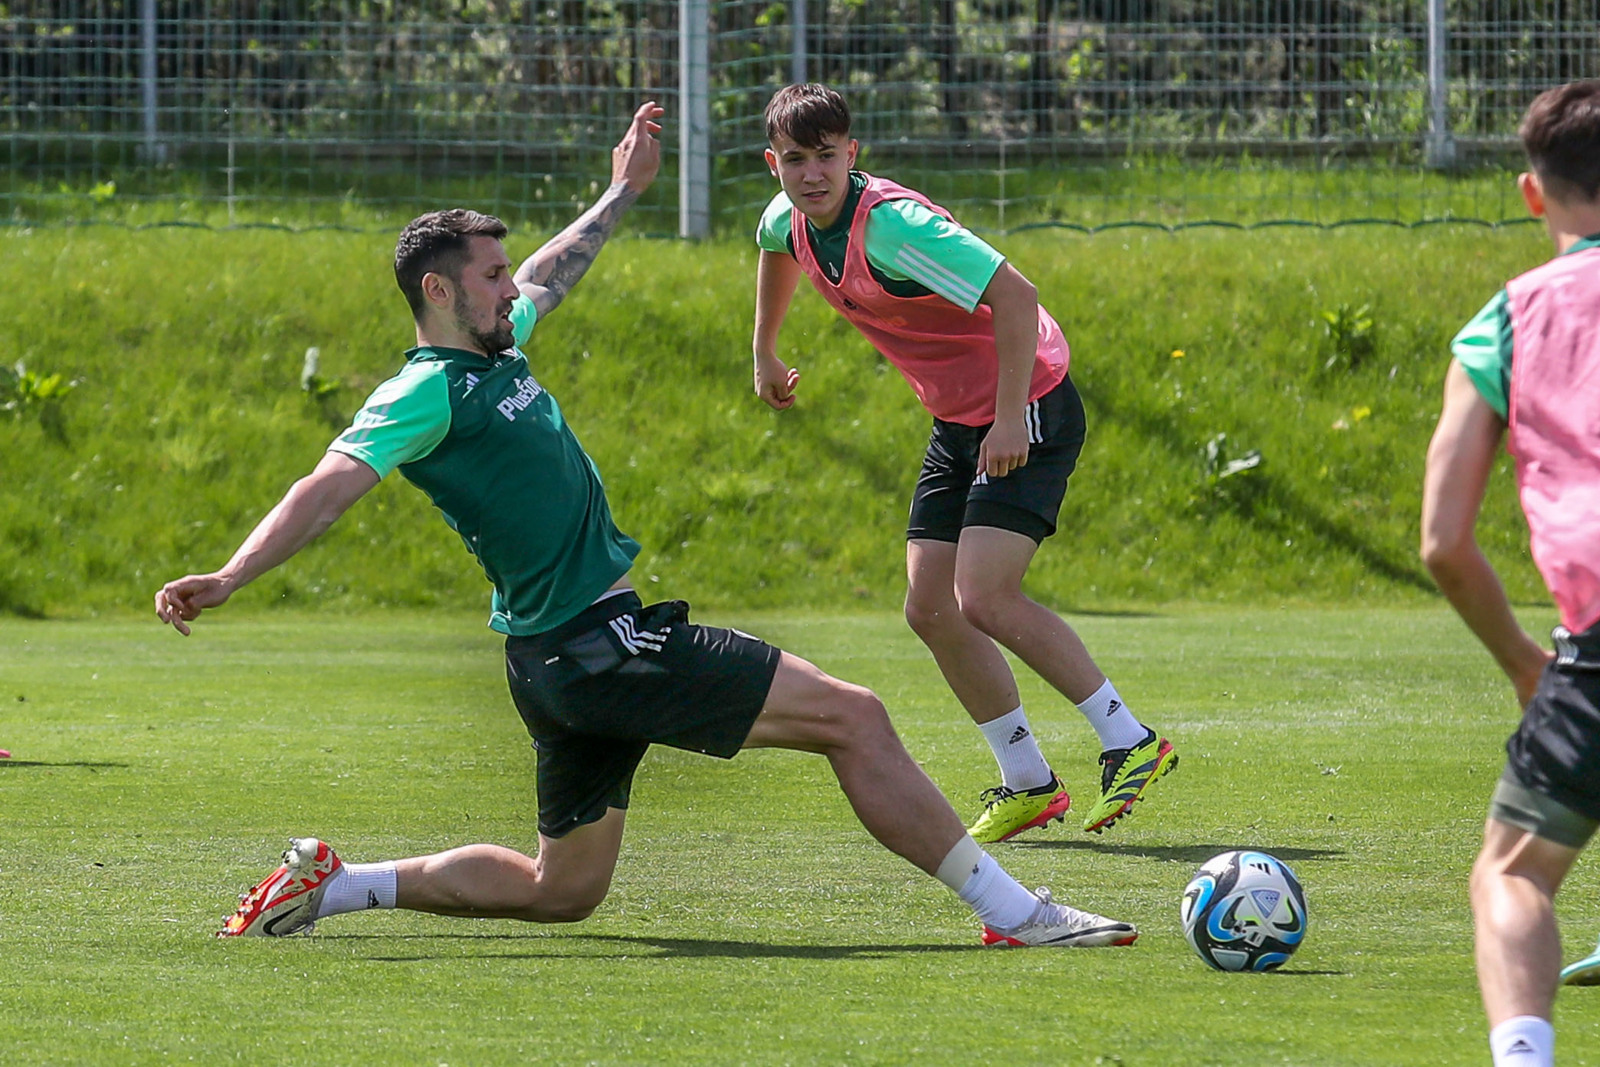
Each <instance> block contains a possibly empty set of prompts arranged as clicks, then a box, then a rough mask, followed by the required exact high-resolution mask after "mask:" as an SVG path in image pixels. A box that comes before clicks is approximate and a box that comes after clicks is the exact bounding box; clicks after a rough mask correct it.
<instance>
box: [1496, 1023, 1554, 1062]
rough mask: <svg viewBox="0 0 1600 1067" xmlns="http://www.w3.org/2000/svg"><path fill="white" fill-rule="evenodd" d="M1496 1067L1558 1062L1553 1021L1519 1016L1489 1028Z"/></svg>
mask: <svg viewBox="0 0 1600 1067" xmlns="http://www.w3.org/2000/svg"><path fill="white" fill-rule="evenodd" d="M1489 1054H1490V1055H1492V1056H1493V1057H1494V1067H1551V1065H1552V1064H1554V1063H1555V1061H1556V1031H1555V1027H1553V1026H1551V1025H1550V1022H1549V1020H1547V1019H1541V1018H1539V1017H1538V1016H1537V1015H1518V1016H1515V1017H1514V1018H1510V1019H1507V1020H1506V1021H1505V1022H1503V1023H1501V1024H1500V1025H1499V1026H1497V1027H1495V1028H1494V1029H1493V1030H1490V1031H1489Z"/></svg>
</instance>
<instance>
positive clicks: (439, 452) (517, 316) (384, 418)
mask: <svg viewBox="0 0 1600 1067" xmlns="http://www.w3.org/2000/svg"><path fill="white" fill-rule="evenodd" d="M511 320H512V324H513V326H514V327H515V332H516V344H517V345H519V346H520V345H522V344H524V343H526V342H527V339H528V336H529V335H530V334H531V333H532V332H533V327H534V324H535V323H536V322H537V321H538V312H537V310H536V309H535V308H534V306H533V301H531V300H529V299H528V298H527V297H526V296H524V297H522V298H520V299H519V300H518V301H517V304H516V307H515V308H514V309H513V311H512V314H511ZM328 449H329V451H331V452H340V453H343V454H344V455H347V456H350V457H352V458H354V459H358V460H360V461H361V462H363V463H365V464H366V465H367V466H369V467H371V468H372V469H373V470H374V471H376V472H377V474H378V477H379V478H382V477H384V476H386V475H387V474H388V473H389V472H390V471H391V470H394V469H396V468H398V469H399V470H400V473H401V474H403V475H404V476H405V477H406V479H407V480H408V481H410V482H411V483H412V484H414V485H416V486H417V487H418V488H420V489H421V490H422V491H423V492H425V493H427V494H428V496H429V497H430V498H431V499H432V500H433V503H434V506H435V507H437V508H438V509H439V511H440V513H441V514H442V515H443V516H444V520H445V522H447V523H449V524H450V527H451V528H452V529H453V530H455V531H456V532H457V533H458V534H460V535H461V539H462V541H463V542H465V543H466V546H467V550H468V551H469V552H471V553H472V554H473V555H474V556H475V557H477V560H478V562H479V563H480V564H481V565H482V567H483V570H484V573H485V574H486V575H488V577H489V581H490V582H491V583H493V585H494V597H493V605H492V614H491V615H490V618H489V625H490V626H491V627H493V628H494V629H496V630H498V631H500V632H501V633H504V634H517V635H526V634H536V633H542V632H544V631H546V630H549V629H552V628H554V627H556V626H559V625H561V624H562V623H564V622H566V621H567V620H568V619H570V618H572V617H573V616H575V615H577V614H578V612H580V611H582V610H583V609H584V608H586V607H588V606H589V605H590V604H591V603H593V602H594V601H595V600H596V599H597V598H598V597H599V596H600V595H601V594H602V593H604V592H605V591H606V590H607V589H608V588H610V587H611V586H612V585H613V584H614V583H615V582H616V580H617V579H618V578H620V577H622V576H623V575H624V574H626V573H627V572H628V569H629V567H631V566H632V564H633V560H634V557H635V556H637V555H638V554H639V544H638V542H636V541H634V540H633V538H631V537H629V536H627V535H626V534H624V533H622V532H621V531H620V530H618V529H617V527H616V525H615V524H614V523H613V522H612V520H611V508H610V505H609V504H607V502H606V494H605V486H604V485H603V484H601V481H600V472H599V471H598V470H597V469H596V468H595V465H594V461H593V460H591V459H590V458H589V456H588V454H587V453H585V452H584V450H583V447H582V446H581V445H579V443H578V439H577V437H576V436H574V435H573V433H572V430H571V429H570V428H569V427H568V426H567V424H566V420H565V419H564V418H563V417H562V414H561V406H560V405H559V404H557V403H556V400H555V398H554V397H553V396H551V395H550V394H549V393H548V392H547V391H546V390H545V389H544V387H543V386H541V385H540V384H539V383H538V382H537V381H535V380H534V377H533V375H532V373H531V372H530V371H529V368H528V361H527V358H526V357H525V356H524V355H523V354H522V352H521V351H520V350H519V349H518V348H516V347H513V348H508V349H506V350H505V351H504V352H501V353H499V354H497V355H494V356H485V355H482V354H481V353H477V352H467V351H463V350H461V349H455V348H413V349H411V350H410V351H409V352H407V353H406V364H405V366H404V367H402V368H401V369H400V373H398V374H396V375H395V376H394V377H393V378H390V379H389V380H388V381H386V382H384V383H383V384H382V385H379V386H378V388H377V389H375V390H373V392H372V395H371V396H370V397H369V398H368V399H367V402H366V404H365V405H364V406H363V407H362V408H361V410H360V411H359V412H358V413H357V414H356V417H355V419H354V420H353V421H352V422H351V424H350V428H349V429H347V430H345V431H344V433H342V434H340V435H339V436H338V438H336V439H335V440H334V442H333V443H332V444H331V445H329V446H328Z"/></svg>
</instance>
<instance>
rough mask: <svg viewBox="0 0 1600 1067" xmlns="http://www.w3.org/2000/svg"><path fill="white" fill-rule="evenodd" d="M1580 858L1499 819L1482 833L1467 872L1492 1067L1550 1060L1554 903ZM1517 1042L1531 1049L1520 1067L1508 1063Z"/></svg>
mask: <svg viewBox="0 0 1600 1067" xmlns="http://www.w3.org/2000/svg"><path fill="white" fill-rule="evenodd" d="M1578 852H1579V850H1578V849H1575V848H1569V847H1567V846H1565V845H1559V844H1556V843H1555V842H1554V841H1548V840H1546V839H1544V838H1542V837H1539V836H1537V835H1536V834H1533V833H1531V832H1530V831H1528V830H1524V829H1522V828H1521V827H1517V826H1512V825H1511V824H1509V823H1504V822H1501V821H1499V820H1498V819H1490V820H1489V821H1488V822H1487V823H1486V824H1485V826H1484V831H1483V850H1482V851H1481V852H1480V853H1479V854H1478V859H1477V862H1476V863H1475V864H1474V865H1473V868H1472V916H1473V924H1474V928H1475V932H1476V939H1475V946H1474V947H1475V951H1476V955H1477V962H1478V987H1479V989H1480V990H1481V991H1482V993H1483V1006H1484V1011H1485V1012H1486V1013H1487V1014H1488V1016H1489V1026H1490V1028H1491V1035H1490V1046H1491V1049H1492V1050H1493V1052H1494V1054H1495V1062H1496V1063H1497V1064H1498V1063H1500V1062H1501V1061H1502V1057H1504V1058H1505V1060H1506V1062H1515V1063H1519V1064H1520V1063H1523V1062H1526V1063H1528V1064H1529V1065H1530V1067H1537V1065H1538V1064H1540V1063H1549V1062H1550V1057H1552V1056H1553V1054H1554V1050H1553V1047H1552V1045H1553V1035H1552V1032H1551V1031H1550V1027H1549V1019H1550V1014H1551V1008H1552V1005H1553V1004H1554V1002H1555V993H1556V983H1557V976H1558V973H1559V971H1560V968H1561V935H1560V933H1559V931H1558V930H1557V929H1556V919H1555V908H1554V900H1555V894H1556V890H1557V889H1558V888H1560V886H1561V881H1562V879H1563V878H1565V877H1566V875H1567V871H1569V870H1570V869H1571V868H1572V863H1573V861H1574V860H1576V859H1577V857H1578ZM1525 1028H1531V1029H1528V1032H1527V1033H1521V1032H1519V1031H1520V1030H1522V1029H1525ZM1519 1041H1520V1042H1523V1043H1525V1044H1527V1045H1528V1046H1529V1054H1528V1055H1527V1057H1526V1059H1525V1060H1524V1059H1523V1058H1513V1057H1512V1056H1511V1055H1510V1049H1511V1046H1513V1045H1514V1044H1515V1043H1516V1042H1519ZM1501 1045H1505V1046H1507V1048H1505V1049H1502V1048H1501V1047H1500V1046H1501ZM1518 1051H1519V1052H1520V1050H1518Z"/></svg>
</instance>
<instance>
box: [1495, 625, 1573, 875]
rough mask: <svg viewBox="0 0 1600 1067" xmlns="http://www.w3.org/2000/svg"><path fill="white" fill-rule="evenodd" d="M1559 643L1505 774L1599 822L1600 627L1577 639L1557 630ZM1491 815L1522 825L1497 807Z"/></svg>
mask: <svg viewBox="0 0 1600 1067" xmlns="http://www.w3.org/2000/svg"><path fill="white" fill-rule="evenodd" d="M1555 643H1556V658H1555V659H1554V660H1552V661H1551V662H1550V664H1549V665H1547V666H1546V667H1545V669H1544V674H1542V675H1541V676H1540V678H1539V687H1538V689H1536V690H1535V691H1534V694H1533V700H1531V701H1529V703H1528V709H1527V710H1526V711H1525V712H1523V715H1522V723H1521V725H1519V726H1518V727H1517V732H1516V733H1514V734H1512V735H1511V739H1510V740H1509V741H1507V742H1506V774H1505V776H1506V778H1508V779H1510V780H1511V781H1513V782H1515V783H1517V784H1518V785H1521V786H1522V787H1523V788H1525V789H1527V790H1529V791H1530V792H1533V793H1536V794H1538V795H1539V796H1542V797H1548V798H1549V799H1551V800H1553V801H1555V802H1556V803H1557V804H1559V805H1560V806H1561V807H1563V808H1566V809H1569V810H1570V811H1572V812H1574V813H1576V814H1577V815H1579V816H1581V817H1582V818H1583V819H1584V820H1587V821H1588V822H1590V823H1591V824H1592V823H1594V822H1596V821H1600V624H1596V625H1594V626H1591V627H1590V628H1589V629H1587V630H1585V631H1584V632H1583V633H1581V634H1577V635H1569V634H1568V633H1567V631H1566V630H1564V629H1557V630H1556V632H1555ZM1492 814H1494V815H1495V817H1496V818H1501V821H1504V822H1510V823H1512V824H1513V825H1518V826H1523V823H1522V822H1519V821H1518V820H1517V819H1515V818H1509V817H1507V818H1502V815H1501V812H1500V811H1499V810H1497V809H1496V810H1492ZM1523 828H1524V829H1528V830H1532V831H1533V832H1534V833H1537V834H1539V835H1540V836H1541V837H1549V838H1550V839H1551V840H1557V841H1559V842H1560V843H1562V844H1572V847H1579V846H1581V844H1582V842H1581V841H1580V842H1577V843H1576V844H1573V843H1572V842H1570V841H1560V837H1561V836H1568V837H1570V834H1551V833H1544V832H1541V831H1542V827H1539V826H1523ZM1591 829H1592V827H1591Z"/></svg>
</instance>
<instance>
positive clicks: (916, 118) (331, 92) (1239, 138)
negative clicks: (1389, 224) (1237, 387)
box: [0, 0, 1600, 232]
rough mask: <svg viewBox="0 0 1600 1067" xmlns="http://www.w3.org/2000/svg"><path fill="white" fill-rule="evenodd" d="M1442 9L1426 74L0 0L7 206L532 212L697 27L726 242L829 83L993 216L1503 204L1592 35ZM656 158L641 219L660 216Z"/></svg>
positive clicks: (1144, 39)
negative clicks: (808, 87) (778, 102)
mask: <svg viewBox="0 0 1600 1067" xmlns="http://www.w3.org/2000/svg"><path fill="white" fill-rule="evenodd" d="M1432 3H1433V5H1434V7H1435V8H1436V9H1437V10H1438V11H1442V14H1443V16H1444V17H1443V22H1442V26H1443V28H1444V30H1445V34H1444V36H1443V39H1442V45H1443V47H1442V50H1441V51H1440V53H1439V55H1438V57H1437V63H1436V68H1435V73H1436V77H1435V78H1433V79H1432V80H1430V77H1429V73H1430V63H1429V52H1428V40H1429V35H1428V31H1429V17H1428V16H1429V2H1428V0H1409V2H1401V0H1232V2H1227V0H1225V2H1221V3H1211V2H1204V0H788V2H786V3H778V2H768V0H723V2H711V3H709V4H708V3H706V0H700V4H701V6H700V7H695V6H694V5H693V4H689V3H684V2H681V0H560V2H556V0H547V2H542V3H531V2H527V0H398V2H393V3H383V2H378V0H32V2H28V3H22V4H0V123H3V125H4V129H5V138H6V145H5V151H6V153H7V154H8V156H9V167H8V168H7V174H6V176H5V178H4V179H3V185H0V207H3V209H4V211H5V213H6V215H7V216H8V217H9V218H10V219H11V220H13V221H15V222H19V223H30V224H31V223H43V222H49V221H53V220H54V221H67V220H70V221H77V222H82V221H89V220H97V219H98V220H103V221H118V222H121V223H125V224H133V225H139V224H150V223H170V222H190V223H205V224H217V225H227V224H234V225H238V224H283V225H291V226H314V225H352V226H363V225H376V224H384V225H387V224H388V222H389V220H391V219H392V218H394V217H395V216H405V215H409V214H411V213H414V212H416V211H420V210H426V209H429V208H433V207H437V206H441V205H444V204H448V203H464V204H471V205H472V206H476V207H480V208H483V209H485V210H490V211H494V212H496V213H499V214H502V215H504V216H505V217H507V218H508V219H511V220H524V219H525V220H528V221H530V222H533V223H534V224H536V225H549V224H551V223H553V222H560V221H563V220H564V219H565V218H566V217H570V215H571V213H572V210H573V207H574V205H575V204H578V203H586V202H588V201H589V200H590V199H592V197H593V195H594V194H595V192H597V191H598V188H599V184H600V183H601V182H603V181H604V180H605V178H606V173H607V171H606V168H607V166H608V157H607V154H606V153H607V150H608V149H609V147H610V146H611V145H612V144H613V143H615V141H616V139H617V137H618V136H619V135H620V134H621V132H622V130H623V128H624V127H625V125H626V122H627V120H628V117H629V115H630V114H631V113H632V111H633V109H634V108H635V107H636V106H637V104H638V103H639V102H640V101H641V100H643V99H646V98H652V97H653V98H656V99H658V100H660V101H661V102H662V103H663V104H664V105H665V106H666V107H667V108H668V110H669V114H668V122H669V124H670V123H672V122H674V121H676V120H677V119H678V117H679V116H680V115H682V114H684V112H685V109H686V108H687V106H688V105H689V104H690V103H691V101H690V100H689V99H688V98H687V97H685V95H684V89H685V87H684V86H683V85H682V82H681V74H682V70H683V57H682V51H681V43H682V42H681V41H680V34H679V27H680V25H681V24H684V20H685V19H686V18H691V19H692V18H705V19H707V20H708V25H709V34H708V47H709V64H708V66H707V67H706V68H705V69H706V70H707V74H706V77H705V84H703V85H694V86H689V87H688V89H689V91H690V93H691V94H694V93H700V94H702V95H703V96H704V97H705V98H706V99H707V100H708V103H709V109H708V110H709V116H710V118H709V123H710V130H709V144H710V149H709V155H710V157H711V158H710V166H709V173H710V205H711V214H712V218H713V220H714V223H715V225H716V226H717V227H718V228H722V229H730V228H732V229H742V228H747V227H749V226H751V225H753V223H754V219H755V216H756V214H757V213H758V212H759V210H760V207H761V206H762V205H763V204H764V203H765V202H766V200H767V199H768V198H769V197H770V196H771V194H772V192H773V191H774V190H775V184H774V183H773V181H772V179H771V177H770V176H769V175H768V174H767V172H766V169H765V166H764V163H763V161H762V158H761V149H762V148H763V147H764V134H763V130H762V125H761V111H762V108H763V106H764V105H765V103H766V100H767V98H768V97H769V96H770V94H771V93H772V92H773V91H774V90H775V89H776V88H778V87H779V86H782V85H784V84H787V83H788V82H789V81H791V80H794V79H795V78H796V77H805V78H809V79H810V80H818V81H825V82H827V83H829V84H831V85H833V86H835V87H836V88H838V89H840V90H841V91H842V92H844V93H845V95H846V97H847V98H848V99H849V101H850V103H851V106H852V109H853V111H854V113H855V116H856V129H855V135H856V136H857V137H858V138H860V140H861V141H862V143H863V145H864V146H865V154H864V156H863V162H862V165H863V166H864V167H866V168H867V169H878V170H881V171H883V172H884V173H886V174H888V175H891V176H893V177H895V178H897V179H898V180H901V181H903V182H907V183H910V184H913V185H916V186H918V187H919V188H922V189H923V190H924V191H926V192H927V193H928V194H929V195H930V196H932V197H933V198H934V199H936V200H939V201H941V202H943V203H945V204H946V205H947V206H950V207H952V208H954V209H956V210H957V211H958V212H959V213H960V214H961V216H962V217H963V219H964V220H967V221H970V222H972V223H974V224H978V225H982V226H989V227H999V228H1007V227H1011V228H1015V227H1017V226H1022V225H1030V224H1038V223H1055V224H1061V225H1072V226H1079V227H1085V228H1094V227H1099V226H1104V225H1107V224H1114V223H1120V222H1129V221H1135V222H1142V223H1148V224H1156V225H1164V226H1176V225H1189V224H1196V223H1205V222H1221V223H1228V224H1259V223H1262V222H1269V221H1276V220H1285V219H1302V220H1306V221H1310V222H1314V223H1318V224H1331V223H1337V222H1341V221H1347V220H1352V219H1361V218H1373V219H1383V220H1387V221H1399V222H1406V223H1415V222H1417V221H1420V220H1425V219H1432V218H1448V217H1457V218H1477V219H1484V220H1488V221H1498V220H1502V219H1509V218H1513V217H1516V216H1518V215H1520V214H1521V210H1520V206H1519V204H1518V202H1517V201H1516V198H1515V192H1514V190H1512V189H1511V187H1510V184H1509V182H1507V181H1506V180H1505V173H1504V169H1505V168H1506V167H1507V166H1515V165H1516V163H1517V161H1518V151H1517V143H1516V137H1515V130H1516V125H1517V122H1518V120H1519V118H1520V116H1521V113H1522V111H1523V109H1524V108H1525V107H1526V105H1527V103H1528V101H1529V100H1531V99H1532V97H1533V96H1534V95H1535V94H1536V93H1537V92H1539V91H1541V90H1543V89H1545V88H1548V87H1550V86H1552V85H1556V84H1560V83H1561V82H1563V81H1568V80H1572V79H1574V78H1578V77H1584V76H1594V75H1595V74H1597V73H1600V19H1597V17H1596V11H1595V9H1594V7H1593V5H1592V4H1590V3H1574V2H1570V0H1432ZM686 11H687V12H689V13H690V14H688V15H686V14H685V12H686ZM688 24H690V25H694V23H692V22H691V23H688ZM663 142H664V145H663V146H664V149H665V151H664V164H663V168H662V178H661V180H660V182H658V184H657V187H656V188H655V189H654V190H652V192H651V194H650V196H649V197H648V198H647V199H646V200H645V201H644V202H643V203H641V205H640V206H639V208H638V209H636V212H635V214H636V218H637V220H638V221H637V222H636V225H639V226H641V227H642V228H643V229H645V230H648V231H655V232H673V231H675V230H676V229H677V228H678V225H677V223H678V189H677V184H678V174H679V171H680V167H679V163H680V152H679V149H678V140H677V137H676V136H675V135H674V133H673V132H672V131H671V130H670V129H669V131H668V133H667V134H666V135H665V136H664V137H663ZM1441 144H1442V145H1443V146H1444V148H1445V149H1447V151H1445V152H1443V153H1442V154H1440V153H1439V152H1436V151H1433V150H1434V149H1437V148H1438V147H1439V146H1440V145H1441ZM1441 161H1449V162H1451V163H1452V164H1453V165H1452V166H1451V167H1448V168H1443V167H1438V166H1429V165H1428V164H1429V163H1430V162H1432V163H1435V164H1437V163H1439V162H1441ZM684 173H686V174H687V173H689V171H688V170H687V169H685V170H684Z"/></svg>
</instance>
